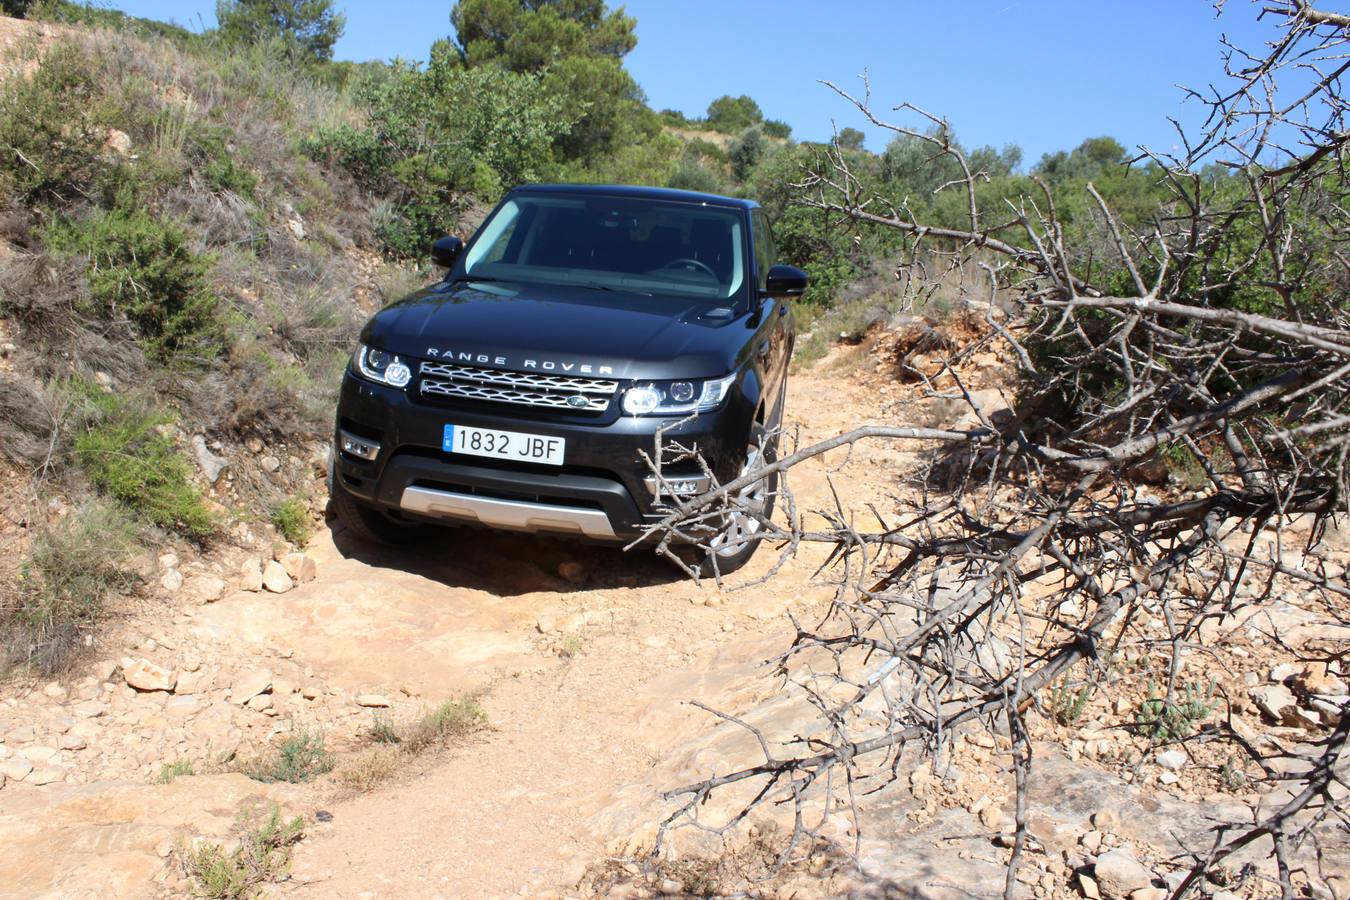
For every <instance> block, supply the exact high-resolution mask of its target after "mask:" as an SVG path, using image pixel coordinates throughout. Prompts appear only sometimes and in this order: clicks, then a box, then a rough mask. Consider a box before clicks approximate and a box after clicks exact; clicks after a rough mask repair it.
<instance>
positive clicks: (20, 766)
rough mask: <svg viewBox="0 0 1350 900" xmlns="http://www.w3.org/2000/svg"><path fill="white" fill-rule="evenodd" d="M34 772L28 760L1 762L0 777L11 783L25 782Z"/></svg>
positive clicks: (5, 760) (6, 760)
mask: <svg viewBox="0 0 1350 900" xmlns="http://www.w3.org/2000/svg"><path fill="white" fill-rule="evenodd" d="M31 771H33V764H32V763H30V762H29V761H28V760H26V759H4V760H0V775H3V776H5V777H6V778H8V779H9V780H10V781H23V780H24V779H25V778H27V777H28V773H29V772H31Z"/></svg>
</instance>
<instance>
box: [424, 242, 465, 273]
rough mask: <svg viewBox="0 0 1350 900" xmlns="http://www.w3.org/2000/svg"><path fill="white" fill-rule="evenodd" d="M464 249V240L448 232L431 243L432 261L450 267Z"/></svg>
mask: <svg viewBox="0 0 1350 900" xmlns="http://www.w3.org/2000/svg"><path fill="white" fill-rule="evenodd" d="M463 249H464V242H463V241H461V240H460V239H459V238H457V237H455V236H454V235H453V234H447V235H446V236H445V237H443V238H437V239H436V242H435V243H433V244H432V245H431V261H432V262H434V263H435V264H436V265H438V266H442V267H443V268H446V269H448V268H450V267H451V266H453V265H454V264H455V260H457V259H459V252H460V251H461V250H463Z"/></svg>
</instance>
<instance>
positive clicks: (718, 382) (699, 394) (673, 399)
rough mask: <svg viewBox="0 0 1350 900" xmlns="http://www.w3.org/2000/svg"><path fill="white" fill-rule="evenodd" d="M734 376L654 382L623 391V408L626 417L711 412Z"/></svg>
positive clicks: (729, 387) (725, 393) (724, 393)
mask: <svg viewBox="0 0 1350 900" xmlns="http://www.w3.org/2000/svg"><path fill="white" fill-rule="evenodd" d="M735 382H736V375H735V373H734V372H733V373H732V374H730V375H728V376H726V377H725V378H712V379H709V380H707V381H703V382H699V381H655V382H650V383H648V384H638V385H634V386H633V387H631V388H629V389H628V390H626V391H624V394H623V411H624V412H625V413H627V414H628V415H630V416H677V415H682V414H684V413H692V412H712V411H713V410H715V409H717V407H719V406H721V405H722V401H723V400H725V399H726V397H727V392H728V391H730V390H731V386H732V384H734V383H735Z"/></svg>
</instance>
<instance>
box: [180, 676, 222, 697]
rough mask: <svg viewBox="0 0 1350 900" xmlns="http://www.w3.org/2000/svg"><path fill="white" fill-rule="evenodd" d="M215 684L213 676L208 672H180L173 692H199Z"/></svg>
mask: <svg viewBox="0 0 1350 900" xmlns="http://www.w3.org/2000/svg"><path fill="white" fill-rule="evenodd" d="M214 684H215V678H214V677H213V676H212V675H211V673H209V672H202V671H196V672H182V673H180V674H179V676H178V683H177V684H176V685H174V688H173V692H174V693H175V694H201V693H204V692H205V691H209V690H211V688H212V686H213V685H214Z"/></svg>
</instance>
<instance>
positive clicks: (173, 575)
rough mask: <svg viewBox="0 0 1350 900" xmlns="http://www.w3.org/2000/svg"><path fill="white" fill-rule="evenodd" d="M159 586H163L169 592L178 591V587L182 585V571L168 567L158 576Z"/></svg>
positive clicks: (174, 592)
mask: <svg viewBox="0 0 1350 900" xmlns="http://www.w3.org/2000/svg"><path fill="white" fill-rule="evenodd" d="M159 586H160V587H162V588H164V590H165V591H167V592H169V593H170V594H176V593H178V589H179V588H181V587H182V586H183V573H182V572H180V571H178V570H177V569H169V570H167V571H165V573H164V574H163V575H161V576H159Z"/></svg>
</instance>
